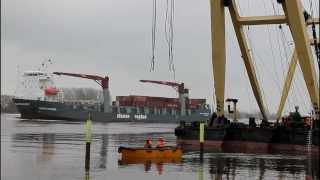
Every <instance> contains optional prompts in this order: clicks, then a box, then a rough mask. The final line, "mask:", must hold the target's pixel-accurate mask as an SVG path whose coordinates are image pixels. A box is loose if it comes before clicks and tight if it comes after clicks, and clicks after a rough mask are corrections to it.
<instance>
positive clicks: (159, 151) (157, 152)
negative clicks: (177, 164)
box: [118, 146, 182, 161]
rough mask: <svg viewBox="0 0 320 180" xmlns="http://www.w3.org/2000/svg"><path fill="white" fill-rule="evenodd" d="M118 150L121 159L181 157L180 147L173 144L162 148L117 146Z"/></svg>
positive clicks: (173, 159)
mask: <svg viewBox="0 0 320 180" xmlns="http://www.w3.org/2000/svg"><path fill="white" fill-rule="evenodd" d="M118 152H119V153H121V154H122V160H125V161H131V160H132V161H135V160H155V159H156V160H161V159H163V160H172V161H177V160H179V159H181V156H182V149H181V148H178V147H175V146H165V147H162V148H143V147H130V148H129V147H119V149H118Z"/></svg>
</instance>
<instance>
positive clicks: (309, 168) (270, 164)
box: [1, 114, 319, 180]
mask: <svg viewBox="0 0 320 180" xmlns="http://www.w3.org/2000/svg"><path fill="white" fill-rule="evenodd" d="M18 117H19V115H18V114H1V179H4V180H21V179H24V180H37V179H39V180H40V179H41V180H44V179H46V180H59V179H68V180H72V179H77V180H78V179H91V180H100V179H101V180H102V179H103V180H106V179H110V180H125V179H130V180H147V179H148V180H149V179H159V180H160V179H164V180H171V179H177V180H178V179H181V180H204V179H210V180H211V179H214V180H218V179H232V180H233V179H239V180H242V179H243V180H246V179H249V180H251V179H252V180H255V179H268V180H269V179H276V180H280V179H281V180H284V179H319V155H312V156H308V155H294V154H280V153H278V154H277V153H275V154H245V153H224V152H219V153H216V152H212V153H205V155H204V159H203V161H200V160H199V152H187V153H185V154H184V155H183V157H182V161H181V162H176V163H158V164H126V163H121V161H119V160H120V159H121V156H120V154H119V153H118V147H119V146H143V144H144V141H145V139H146V138H147V137H152V138H153V139H154V140H156V139H157V138H158V137H159V136H162V137H164V138H165V139H166V141H167V143H168V145H174V144H175V136H174V128H175V127H176V125H174V124H143V123H106V124H103V123H93V140H92V145H91V160H90V171H89V174H87V173H85V171H84V169H85V168H84V167H85V164H84V162H85V141H84V124H83V123H70V122H66V121H44V120H41V121H39V120H21V119H19V118H18Z"/></svg>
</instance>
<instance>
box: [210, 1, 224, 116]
mask: <svg viewBox="0 0 320 180" xmlns="http://www.w3.org/2000/svg"><path fill="white" fill-rule="evenodd" d="M210 10H211V41H212V47H211V48H212V66H213V78H214V88H215V96H216V102H217V115H218V117H220V116H223V115H224V89H225V72H226V44H225V13H224V0H210Z"/></svg>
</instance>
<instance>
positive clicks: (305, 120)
mask: <svg viewBox="0 0 320 180" xmlns="http://www.w3.org/2000/svg"><path fill="white" fill-rule="evenodd" d="M303 122H304V125H305V126H311V118H310V117H305V118H303Z"/></svg>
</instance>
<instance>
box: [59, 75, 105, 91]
mask: <svg viewBox="0 0 320 180" xmlns="http://www.w3.org/2000/svg"><path fill="white" fill-rule="evenodd" d="M53 74H56V75H65V76H71V77H79V78H84V79H92V80H94V81H96V82H97V83H98V84H99V85H100V86H101V87H102V89H108V88H109V77H108V76H105V77H101V76H97V75H90V74H78V73H65V72H53Z"/></svg>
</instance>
